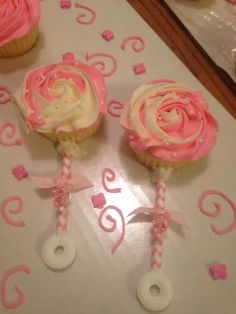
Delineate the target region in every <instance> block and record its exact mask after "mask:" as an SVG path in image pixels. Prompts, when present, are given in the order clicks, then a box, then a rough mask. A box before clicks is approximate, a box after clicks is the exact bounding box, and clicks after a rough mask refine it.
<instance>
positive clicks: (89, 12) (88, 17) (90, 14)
mask: <svg viewBox="0 0 236 314" xmlns="http://www.w3.org/2000/svg"><path fill="white" fill-rule="evenodd" d="M75 6H76V8H78V9H82V10H84V11H85V12H86V13H79V14H78V15H77V18H76V20H77V22H78V23H80V24H84V25H91V24H93V23H94V21H95V20H96V12H95V11H94V10H93V9H91V8H89V7H86V6H84V5H81V4H79V3H78V2H77V3H76V5H75Z"/></svg>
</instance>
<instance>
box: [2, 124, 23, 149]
mask: <svg viewBox="0 0 236 314" xmlns="http://www.w3.org/2000/svg"><path fill="white" fill-rule="evenodd" d="M15 135H16V127H15V125H14V124H12V123H10V122H7V123H4V124H3V125H1V126H0V145H3V146H19V145H22V144H23V141H22V140H21V139H20V138H18V139H16V140H13V138H14V136H15ZM3 137H5V140H4V139H3ZM6 139H7V140H6ZM8 140H12V141H8Z"/></svg>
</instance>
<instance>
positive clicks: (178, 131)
mask: <svg viewBox="0 0 236 314" xmlns="http://www.w3.org/2000/svg"><path fill="white" fill-rule="evenodd" d="M121 124H122V126H123V127H124V128H125V129H126V130H127V131H128V133H129V141H130V146H131V147H132V149H133V150H134V151H135V152H136V153H141V152H148V153H150V154H151V155H152V156H154V157H156V158H158V159H161V160H164V161H168V162H174V163H178V162H179V163H181V162H189V161H194V160H197V159H199V158H201V157H202V156H204V155H206V154H207V153H208V152H209V151H210V150H211V149H212V148H213V146H214V144H215V142H216V136H217V131H218V124H217V122H216V121H215V119H214V118H213V117H212V115H211V114H210V113H209V111H208V103H207V101H206V99H205V98H204V97H203V95H202V94H201V93H199V92H196V91H193V90H191V89H190V88H188V87H187V86H184V85H181V84H178V83H176V82H174V81H170V80H157V81H153V82H151V83H149V84H146V85H142V86H141V87H139V88H138V89H137V90H136V91H135V92H134V94H133V96H132V99H131V101H130V103H129V104H128V106H127V107H126V108H125V109H124V111H123V113H122V116H121Z"/></svg>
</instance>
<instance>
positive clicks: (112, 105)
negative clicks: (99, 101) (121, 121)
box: [107, 99, 124, 117]
mask: <svg viewBox="0 0 236 314" xmlns="http://www.w3.org/2000/svg"><path fill="white" fill-rule="evenodd" d="M107 108H108V109H107V111H108V112H109V113H110V115H111V116H113V117H120V111H121V110H122V109H123V108H124V104H122V102H121V101H119V100H116V99H111V100H110V101H109V102H108V104H107Z"/></svg>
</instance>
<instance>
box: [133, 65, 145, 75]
mask: <svg viewBox="0 0 236 314" xmlns="http://www.w3.org/2000/svg"><path fill="white" fill-rule="evenodd" d="M133 70H134V73H135V75H139V74H143V73H146V68H145V65H144V63H139V64H136V65H134V66H133Z"/></svg>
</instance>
